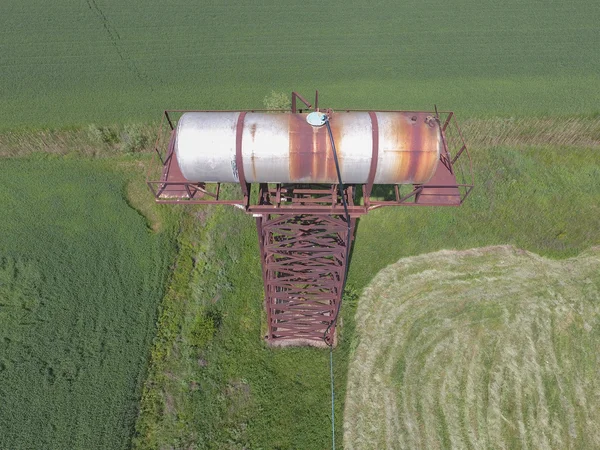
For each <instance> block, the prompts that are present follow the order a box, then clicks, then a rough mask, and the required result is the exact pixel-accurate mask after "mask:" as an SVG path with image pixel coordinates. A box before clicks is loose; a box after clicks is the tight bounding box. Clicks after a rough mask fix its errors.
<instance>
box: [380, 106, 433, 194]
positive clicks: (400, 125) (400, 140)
mask: <svg viewBox="0 0 600 450" xmlns="http://www.w3.org/2000/svg"><path fill="white" fill-rule="evenodd" d="M426 118H427V114H425V113H410V114H408V113H397V114H396V115H395V117H394V120H393V123H392V130H391V134H392V136H391V139H392V142H394V143H395V146H394V147H395V150H394V151H392V153H393V157H394V160H393V163H392V164H393V171H394V173H395V174H396V175H395V177H394V178H396V179H397V180H401V181H402V182H403V183H415V184H419V183H424V182H426V181H427V180H428V179H429V178H430V175H431V168H432V167H434V168H435V160H437V153H436V148H437V137H436V136H437V135H436V133H437V127H430V126H429V125H428V123H426Z"/></svg>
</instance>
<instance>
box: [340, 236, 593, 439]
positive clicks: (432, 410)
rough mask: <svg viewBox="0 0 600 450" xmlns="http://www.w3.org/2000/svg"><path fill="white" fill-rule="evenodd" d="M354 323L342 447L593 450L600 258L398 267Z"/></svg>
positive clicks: (469, 254) (502, 251) (470, 253)
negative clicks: (353, 347) (354, 330)
mask: <svg viewBox="0 0 600 450" xmlns="http://www.w3.org/2000/svg"><path fill="white" fill-rule="evenodd" d="M356 318H357V319H356V332H357V336H356V349H355V354H354V359H353V360H352V362H351V364H350V368H349V374H348V390H347V397H346V410H345V422H344V444H345V448H348V449H358V448H367V449H372V448H389V449H393V448H399V449H400V448H411V449H419V448H424V449H438V448H456V449H458V448H474V449H496V448H497V449H502V448H506V449H509V448H510V449H512V448H532V449H559V448H561V449H562V448H582V449H583V448H586V449H592V448H598V447H600V427H599V426H598V424H599V423H600V397H599V395H598V392H599V390H600V376H599V375H600V374H599V372H598V370H599V369H598V368H599V364H600V360H599V359H600V247H596V248H595V249H591V250H587V251H585V252H583V253H581V254H580V255H579V256H577V257H575V258H571V259H566V260H559V261H556V260H550V259H546V258H542V257H539V256H537V255H535V254H533V253H528V252H525V251H522V250H517V249H516V248H514V247H510V246H498V247H484V248H480V249H473V250H464V251H459V252H456V251H448V250H444V251H440V252H436V253H427V254H423V255H420V256H416V257H409V258H403V259H400V260H399V261H398V262H397V263H395V264H393V265H391V266H389V267H387V268H386V269H384V270H383V271H381V272H380V273H379V274H378V275H377V276H376V277H375V278H374V279H373V281H372V282H371V283H370V285H369V287H368V288H367V289H366V290H365V292H364V296H363V297H362V298H361V299H360V303H359V306H358V309H357V314H356Z"/></svg>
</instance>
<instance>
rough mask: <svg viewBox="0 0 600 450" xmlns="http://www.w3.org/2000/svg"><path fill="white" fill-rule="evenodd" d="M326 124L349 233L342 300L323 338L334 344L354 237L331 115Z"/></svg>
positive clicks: (329, 343) (330, 344)
mask: <svg viewBox="0 0 600 450" xmlns="http://www.w3.org/2000/svg"><path fill="white" fill-rule="evenodd" d="M325 125H326V126H327V132H328V133H329V140H330V141H331V149H332V150H333V162H334V163H335V171H336V172H337V177H338V190H339V192H340V197H341V198H342V204H343V205H344V215H345V217H346V224H347V225H348V233H347V236H346V258H345V259H346V267H345V269H344V278H343V280H342V291H341V293H340V300H339V302H338V304H337V309H336V312H335V316H334V317H333V320H332V321H331V322H330V323H329V325H328V326H327V329H326V330H325V333H323V340H325V342H326V343H327V345H329V346H332V345H333V342H327V333H329V330H330V329H331V327H333V326H334V325H335V324H336V323H337V320H338V316H339V314H340V307H341V306H342V297H343V295H344V291H345V289H346V279H347V278H348V267H349V264H348V257H349V256H350V239H351V238H352V226H351V223H350V213H349V212H348V203H347V202H346V197H344V190H345V188H344V183H343V182H342V174H341V172H340V165H339V163H338V157H337V151H336V149H335V141H334V140H333V133H332V132H331V125H330V124H329V117H327V118H326V120H325Z"/></svg>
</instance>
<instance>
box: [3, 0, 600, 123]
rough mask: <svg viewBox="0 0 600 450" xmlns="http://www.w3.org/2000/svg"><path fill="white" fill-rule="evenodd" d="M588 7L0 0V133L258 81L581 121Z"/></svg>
mask: <svg viewBox="0 0 600 450" xmlns="http://www.w3.org/2000/svg"><path fill="white" fill-rule="evenodd" d="M599 17H600V3H599V2H594V1H589V0H573V1H569V2H558V1H552V2H551V3H548V2H533V1H530V2H523V1H519V0H507V1H504V2H497V1H494V0H483V1H480V0H461V1H458V2H453V3H448V2H439V1H435V0H425V1H421V0H419V1H416V0H410V1H405V2H396V1H392V0H386V1H382V2H377V4H376V5H373V4H371V3H368V2H364V1H362V0H361V1H357V0H350V1H346V0H345V1H340V0H335V1H329V2H316V1H305V2H293V1H272V0H271V1H264V2H260V3H246V2H229V1H223V2H216V1H212V2H202V3H200V4H199V3H191V2H186V1H181V0H172V1H168V2H164V1H157V0H144V1H142V0H134V1H129V2H125V3H124V2H118V1H116V0H77V1H74V0H57V1H53V2H52V5H51V6H50V5H48V4H45V3H40V2H36V1H33V0H23V1H19V2H8V1H3V2H2V14H1V15H0V55H1V60H0V71H1V73H2V85H1V86H0V98H1V100H2V109H1V110H0V127H2V128H4V129H7V128H11V129H14V128H21V127H36V126H71V125H82V124H84V125H87V124H88V123H90V122H94V123H102V124H105V123H114V122H129V121H134V122H135V121H147V120H154V119H156V118H157V115H158V111H161V110H163V109H167V108H219V109H226V108H258V107H261V106H262V99H263V98H264V96H265V95H267V94H268V93H269V92H270V91H271V90H273V89H274V90H276V91H284V92H286V91H291V90H293V89H295V90H298V91H300V92H302V93H303V94H305V95H306V96H311V95H312V92H314V89H319V90H320V91H321V94H322V102H323V105H326V106H327V107H333V108H342V107H362V108H383V109H385V108H394V109H420V108H428V109H429V108H432V107H433V105H434V104H437V105H438V106H439V107H440V108H441V109H450V108H453V109H456V110H457V112H458V113H459V117H465V116H467V115H486V116H490V115H502V116H515V115H516V116H524V115H530V114H534V115H543V114H553V115H568V114H577V115H593V114H596V113H598V112H599V109H598V104H600V75H599V74H600V58H598V44H599V43H600V37H599V36H600V25H599V23H600V22H599V20H598V18H599Z"/></svg>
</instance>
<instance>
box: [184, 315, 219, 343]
mask: <svg viewBox="0 0 600 450" xmlns="http://www.w3.org/2000/svg"><path fill="white" fill-rule="evenodd" d="M222 320H223V316H222V314H221V311H219V310H217V309H209V310H206V311H204V312H203V313H202V314H199V315H198V317H197V318H196V322H194V325H193V327H192V331H191V333H190V335H191V336H190V344H191V345H193V346H194V347H204V346H205V345H206V344H208V343H209V342H210V341H211V340H212V338H213V337H214V335H215V333H216V332H217V330H218V329H219V327H220V326H221V322H222Z"/></svg>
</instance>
